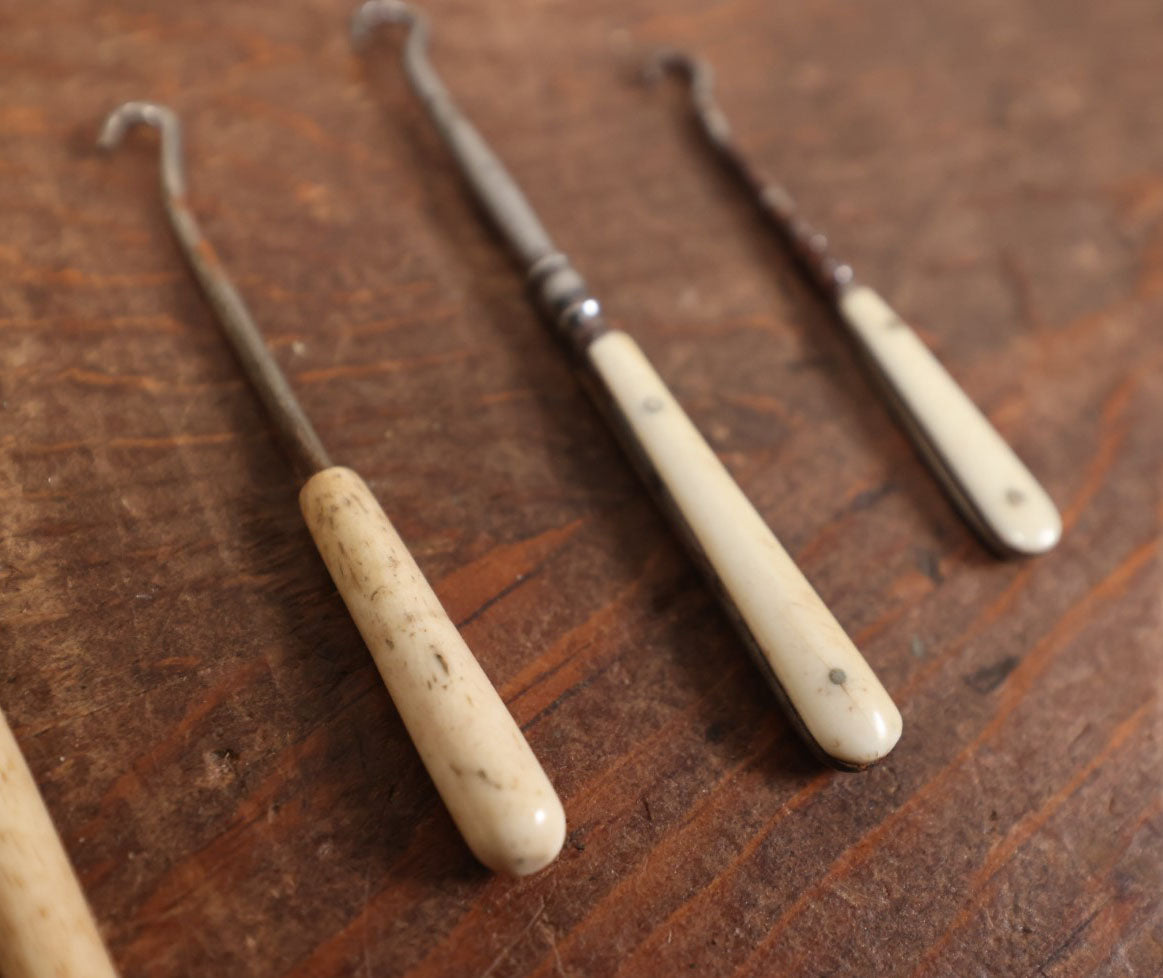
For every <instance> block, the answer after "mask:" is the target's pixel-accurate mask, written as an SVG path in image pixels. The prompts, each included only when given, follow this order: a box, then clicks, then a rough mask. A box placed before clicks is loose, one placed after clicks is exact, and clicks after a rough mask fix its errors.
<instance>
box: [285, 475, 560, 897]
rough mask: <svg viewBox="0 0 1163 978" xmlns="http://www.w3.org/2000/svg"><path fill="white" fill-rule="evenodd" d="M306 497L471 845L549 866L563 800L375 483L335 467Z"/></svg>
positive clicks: (494, 857) (524, 865)
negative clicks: (395, 525) (392, 518)
mask: <svg viewBox="0 0 1163 978" xmlns="http://www.w3.org/2000/svg"><path fill="white" fill-rule="evenodd" d="M299 504H300V506H301V508H302V511H303V516H304V518H305V519H306V521H307V527H308V528H309V529H310V531H311V536H312V537H314V539H315V544H316V546H317V547H318V548H319V553H320V554H321V555H322V557H323V560H324V562H325V563H326V564H327V569H328V570H329V571H330V572H331V578H332V580H334V581H335V586H336V587H337V588H338V589H339V592H340V594H341V595H342V596H343V600H344V602H345V603H346V604H347V608H348V611H350V612H351V617H352V618H353V619H354V620H355V623H356V625H357V626H358V628H359V630H360V633H361V634H362V635H363V638H364V641H365V642H366V643H367V647H368V649H369V650H370V651H371V654H372V658H373V659H374V660H375V663H376V666H377V667H378V668H379V671H380V675H381V676H382V677H383V680H384V684H385V685H386V686H387V688H388V692H389V693H390V694H391V697H392V700H393V702H394V703H395V704H396V708H397V709H398V710H399V711H400V716H401V717H402V718H403V721H404V724H405V726H406V727H407V728H408V732H409V733H410V734H411V736H412V740H413V741H414V742H415V744H416V749H417V751H418V752H419V754H420V758H421V759H422V760H423V762H424V766H425V767H426V768H427V769H428V773H429V775H431V777H432V780H433V782H434V783H435V785H436V789H437V791H439V792H440V796H441V798H443V800H444V803H445V805H446V806H447V807H448V811H449V813H450V814H451V815H452V818H453V821H454V822H456V825H457V827H458V828H459V829H460V832H461V834H462V835H463V836H464V839H465V841H466V842H467V843H468V846H469V848H470V849H472V851H473V853H474V854H475V855H476V857H477V858H478V859H479V860H480V861H481V862H482V863H484V864H485V865H486V866H488V867H489V868H490V869H495V870H501V871H503V872H507V873H511V874H513V875H517V876H523V875H526V874H528V873H533V872H536V871H537V870H539V869H541V868H542V867H544V866H546V865H547V864H548V863H550V862H551V861H552V860H553V859H554V857H555V856H556V855H557V853H558V852H559V851H560V849H561V846H562V843H563V842H564V841H565V813H564V811H563V810H562V807H561V802H560V801H559V800H558V798H557V794H556V793H555V792H554V790H553V786H552V785H551V784H550V782H549V779H548V778H547V777H546V775H545V772H544V771H543V770H542V768H541V765H540V764H539V763H538V761H537V758H536V757H535V756H534V754H533V751H532V749H531V748H530V747H529V744H528V742H527V741H526V740H525V736H524V735H523V734H522V733H521V729H520V728H519V727H518V726H517V723H516V721H514V719H513V717H512V715H511V714H510V713H509V711H508V709H507V708H506V706H505V704H504V702H503V701H502V700H501V697H500V696H499V695H498V693H497V691H496V689H495V688H494V687H493V685H492V683H491V682H489V679H488V677H487V676H486V675H485V673H484V671H483V670H482V669H481V667H480V664H479V663H478V662H477V660H476V659H475V658H474V657H473V654H472V653H471V652H470V651H469V648H468V646H467V645H466V644H465V642H464V639H463V638H462V637H461V635H460V632H459V631H458V630H457V628H456V626H455V625H454V624H453V623H452V622H451V621H450V620H449V618H448V615H447V614H446V613H445V611H444V608H443V607H441V604H440V601H439V599H438V598H437V597H436V595H435V593H434V592H433V591H432V588H431V587H430V586H429V584H428V582H427V581H426V580H425V579H424V575H423V573H422V572H421V571H420V568H419V567H418V566H417V565H416V561H415V560H414V559H413V558H412V555H411V554H410V553H409V552H408V549H407V547H405V546H404V543H403V541H402V540H401V539H400V537H399V535H398V534H397V533H396V531H395V529H394V528H393V527H392V525H391V523H390V522H389V521H388V518H387V516H386V515H384V511H383V510H382V509H381V508H380V506H379V503H377V502H376V499H375V497H374V496H373V495H372V493H371V490H370V489H369V488H368V487H367V485H366V483H365V482H364V481H363V480H362V479H361V478H360V477H359V476H358V475H357V474H356V473H354V472H352V471H351V470H350V469H346V468H343V467H341V466H335V467H333V468H329V469H325V470H323V471H322V472H319V473H317V474H316V475H314V476H312V478H311V479H310V480H308V482H307V483H306V485H304V486H303V489H302V492H301V493H300V495H299ZM384 774H385V776H387V772H384Z"/></svg>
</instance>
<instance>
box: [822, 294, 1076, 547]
mask: <svg viewBox="0 0 1163 978" xmlns="http://www.w3.org/2000/svg"><path fill="white" fill-rule="evenodd" d="M839 303H840V313H841V315H842V316H843V317H844V319H845V321H846V322H847V323H848V325H849V326H850V327H851V328H852V330H853V332H854V333H855V334H856V336H857V338H858V339H859V340H860V343H861V345H862V346H863V348H864V350H865V351H866V352H867V354H868V355H869V356H870V357H871V358H872V361H873V363H874V364H875V365H876V367H877V369H878V370H880V372H881V373H882V374H883V376H884V378H885V380H886V381H887V382H888V383H889V385H890V386H891V387H892V389H893V392H894V393H895V395H896V397H897V398H898V399H899V402H900V405H901V407H902V409H903V410H904V411H906V412H907V413H908V415H909V421H910V422H911V424H912V425H914V426H915V427H916V429H917V430H918V431H919V433H920V437H921V438H922V439H923V440H924V442H925V444H924V445H923V447H924V448H925V450H926V454H927V455H928V457H929V458H930V459H931V460H932V461H933V463H934V465H935V466H936V468H937V471H938V475H940V476H941V478H942V479H944V480H946V481H947V482H951V483H952V484H951V485H950V490H951V492H952V494H953V496H954V499H955V500H956V501H957V502H958V504H960V505H961V506H962V507H963V508H965V509H966V516H967V517H968V518H969V520H970V522H971V523H973V524H975V525H978V526H980V527H982V529H983V531H984V532H985V534H986V535H987V537H988V539H989V542H990V543H992V544H993V545H994V546H995V547H998V548H1000V549H1002V550H1006V551H1008V552H1010V553H1015V554H1022V555H1031V556H1032V555H1035V554H1041V553H1045V552H1046V551H1047V550H1050V549H1052V548H1053V547H1054V545H1055V544H1056V543H1057V542H1058V539H1059V537H1060V536H1061V535H1062V519H1061V517H1060V516H1059V514H1058V509H1057V508H1056V507H1055V505H1054V503H1053V501H1052V500H1051V499H1050V497H1049V496H1048V495H1047V493H1046V490H1045V489H1043V488H1042V486H1041V485H1040V484H1039V483H1038V480H1037V479H1035V478H1034V476H1033V475H1032V474H1031V473H1030V470H1029V469H1028V468H1026V466H1025V465H1024V464H1023V463H1022V461H1021V459H1019V458H1018V457H1017V455H1016V454H1014V451H1013V449H1012V448H1010V446H1009V445H1008V444H1006V441H1005V439H1003V438H1002V436H1001V435H1000V434H998V432H997V429H995V428H994V427H993V425H992V424H990V423H989V419H988V418H987V417H986V416H985V415H984V414H982V412H981V411H980V410H979V409H978V407H977V405H975V404H974V403H973V401H971V400H970V399H969V397H968V395H967V394H966V393H965V391H963V390H962V389H961V387H960V386H959V385H958V384H957V381H955V380H954V379H953V378H952V377H951V376H950V375H949V373H948V371H946V370H945V368H944V367H943V366H942V365H941V363H940V361H939V360H938V359H937V358H936V357H935V356H933V354H932V352H931V351H930V350H929V348H928V347H927V346H925V344H924V343H923V342H922V341H921V338H920V337H919V336H917V334H916V333H915V332H914V331H913V330H912V329H911V328H910V327H909V326H908V324H907V323H905V322H904V320H902V319H901V318H900V317H899V316H898V315H897V314H896V313H895V312H893V310H892V308H891V307H890V306H889V305H888V304H887V303H886V302H885V301H884V300H883V299H882V298H881V297H880V296H879V295H878V294H877V293H876V292H874V291H873V290H872V289H870V288H868V287H867V286H863V285H856V286H851V287H849V288H847V289H845V290H844V291H843V292H841V293H840V297H839Z"/></svg>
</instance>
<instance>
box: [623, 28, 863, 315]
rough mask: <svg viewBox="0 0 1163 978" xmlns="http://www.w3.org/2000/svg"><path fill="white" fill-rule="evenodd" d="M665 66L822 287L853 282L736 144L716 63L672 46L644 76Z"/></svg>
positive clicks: (789, 200)
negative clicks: (680, 80) (719, 94)
mask: <svg viewBox="0 0 1163 978" xmlns="http://www.w3.org/2000/svg"><path fill="white" fill-rule="evenodd" d="M664 70H669V71H672V72H674V73H675V74H676V75H679V76H681V77H684V78H686V79H687V81H688V82H689V83H690V92H691V103H692V105H693V107H694V111H695V117H696V118H697V119H698V122H699V126H700V128H701V129H702V130H703V134H704V135H705V136H706V138H707V142H709V143H710V144H711V146H712V147H713V148H714V150H715V152H716V153H718V154H719V156H720V157H721V158H722V160H723V162H724V163H725V164H726V166H727V169H728V170H730V171H731V173H732V174H734V176H735V177H736V179H738V180H739V181H740V182H741V183H742V184H743V185H744V186H745V187H746V188H747V189H748V190H749V191H750V192H751V194H752V195H753V196H754V197H755V199H756V202H757V203H758V204H759V206H760V208H761V210H762V211H763V214H764V215H765V216H766V217H767V219H768V220H769V221H771V223H772V224H773V225H774V226H775V228H776V230H777V231H779V233H780V234H781V235H782V236H783V238H784V240H785V241H786V242H787V243H788V245H789V246H790V247H791V249H792V251H793V252H794V254H795V256H796V258H797V259H799V261H800V263H801V264H802V265H803V267H804V268H805V269H806V270H807V272H808V274H809V275H810V276H811V278H812V281H813V282H814V283H815V284H816V286H818V287H819V288H820V289H821V290H822V291H823V292H824V293H825V294H826V295H828V296H830V297H831V296H835V295H836V293H838V292H839V291H840V290H841V289H843V288H845V287H846V286H847V285H849V284H850V283H851V282H852V268H851V267H850V266H849V265H847V264H846V263H844V262H842V261H840V260H839V259H838V258H836V257H835V256H834V255H833V254H832V253H831V251H830V250H829V245H828V238H827V237H826V236H825V235H824V234H822V233H821V232H819V231H817V230H816V229H815V228H814V227H812V225H811V224H809V223H808V222H807V221H806V220H804V218H803V217H801V216H800V213H799V208H798V207H797V206H796V202H795V199H794V198H793V197H792V195H791V194H790V193H788V191H787V189H786V188H785V187H783V186H782V185H781V184H779V183H776V182H774V181H772V180H770V179H768V178H767V177H766V176H765V175H763V174H761V173H760V172H759V171H758V170H756V169H755V167H754V166H753V165H752V164H751V163H750V162H749V161H748V159H747V158H746V157H745V156H744V155H743V154H742V153H741V152H740V151H739V149H738V148H737V147H736V146H735V144H734V142H732V140H731V127H730V125H729V124H728V122H727V117H726V116H725V115H724V114H723V110H722V109H720V108H719V105H718V103H717V102H716V101H715V96H714V74H713V73H712V71H711V66H710V65H708V64H707V63H706V62H705V61H700V60H699V59H697V58H692V57H691V56H690V55H689V54H687V53H685V52H684V51H676V50H673V49H669V48H668V49H665V50H662V51H659V52H657V53H656V54H655V55H654V57H653V58H652V59H651V60H650V61H649V62H648V63H647V65H646V68H645V71H644V72H643V75H644V77H645V78H646V80H647V81H654V80H656V79H657V78H658V77H659V76H660V75H661V74H662V72H663V71H664Z"/></svg>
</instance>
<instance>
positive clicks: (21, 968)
mask: <svg viewBox="0 0 1163 978" xmlns="http://www.w3.org/2000/svg"><path fill="white" fill-rule="evenodd" d="M0 974H2V975H4V978H117V972H116V971H115V970H114V968H113V963H112V962H111V961H110V960H109V954H108V952H107V951H106V950H105V946H104V944H102V943H101V936H100V934H99V933H98V932H97V925H96V923H95V922H94V920H93V915H92V914H91V913H90V911H89V906H88V904H87V903H86V902H85V895H84V893H82V891H81V884H80V883H79V882H78V881H77V877H76V875H75V874H74V873H73V868H72V866H71V865H70V864H69V858H68V856H67V855H66V854H65V849H64V846H63V845H62V844H61V840H60V836H59V835H58V834H57V830H56V828H55V827H54V826H53V824H52V819H51V818H50V817H49V813H48V809H46V808H45V805H44V801H43V799H42V798H41V796H40V792H39V791H38V790H37V787H36V782H35V781H34V780H33V778H32V773H31V772H30V771H29V769H28V765H27V764H26V763H25V761H24V757H23V756H22V755H21V753H20V748H19V747H18V746H17V744H16V738H14V737H13V736H12V731H11V730H10V729H9V727H8V721H7V720H6V719H5V718H4V715H3V714H2V713H0Z"/></svg>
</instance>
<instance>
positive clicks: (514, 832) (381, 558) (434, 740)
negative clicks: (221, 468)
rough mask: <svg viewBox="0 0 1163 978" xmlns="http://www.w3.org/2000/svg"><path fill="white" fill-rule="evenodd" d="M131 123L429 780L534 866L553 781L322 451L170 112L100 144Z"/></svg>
mask: <svg viewBox="0 0 1163 978" xmlns="http://www.w3.org/2000/svg"><path fill="white" fill-rule="evenodd" d="M141 122H144V123H148V124H149V125H151V126H154V127H156V128H157V129H158V130H160V132H161V171H162V194H163V196H164V198H165V201H166V211H167V213H168V214H169V218H170V223H171V224H172V225H173V229H174V233H175V234H176V235H177V237H178V241H179V242H180V244H181V247H182V250H183V251H184V252H185V254H186V257H187V258H188V259H189V261H190V266H191V268H192V269H193V270H194V274H195V276H196V277H197V279H198V282H199V283H200V284H201V286H202V289H203V291H204V292H205V293H206V297H207V298H208V299H209V300H210V304H211V306H213V308H214V311H215V312H216V313H217V314H218V318H219V320H220V321H221V324H222V328H223V331H224V332H225V333H226V335H227V337H228V338H229V340H230V342H231V344H232V345H233V347H234V349H235V352H236V353H237V354H238V358H239V360H240V361H241V362H242V366H243V367H244V369H245V371H246V374H247V376H248V377H249V378H250V380H251V382H252V383H253V385H254V387H255V389H256V390H257V391H258V393H259V396H260V397H261V398H262V401H263V403H264V404H265V405H266V408H267V411H268V413H269V414H270V415H271V419H272V420H273V422H274V424H275V427H276V428H277V429H278V431H279V433H280V435H281V436H282V437H283V440H284V441H285V442H286V445H287V448H288V449H289V451H290V454H291V456H292V458H293V459H294V460H295V464H296V467H297V468H299V469H301V470H302V474H303V475H305V476H308V478H307V481H306V482H305V483H304V485H303V487H302V489H301V490H300V492H299V507H300V509H301V510H302V512H303V519H304V521H305V522H306V523H307V529H308V530H310V532H311V537H312V538H313V539H314V541H315V546H316V547H317V548H318V549H319V555H320V556H321V557H322V558H323V562H324V563H325V564H326V565H327V569H328V571H329V572H330V573H331V579H332V580H333V581H334V582H335V586H336V588H337V589H338V590H339V593H340V594H341V595H343V600H344V603H345V604H346V605H347V609H348V611H349V612H350V613H351V617H352V619H353V620H354V621H355V624H356V625H357V626H358V628H359V630H360V634H362V635H363V638H364V641H365V642H366V643H367V647H368V651H369V652H371V655H372V659H373V660H374V661H375V664H376V667H377V668H378V669H379V671H380V675H381V676H382V677H383V680H384V685H385V686H386V687H387V689H388V692H389V693H390V694H391V697H392V701H393V702H394V703H395V704H396V708H397V709H398V710H399V711H400V717H401V719H402V720H403V721H404V726H405V727H407V729H408V733H409V734H411V736H412V741H413V743H415V745H416V750H417V752H418V753H419V754H420V759H421V760H422V761H423V762H424V766H425V767H426V768H427V769H428V773H429V774H430V775H431V777H432V780H433V782H434V783H435V785H436V790H437V791H439V792H440V796H441V798H443V799H444V803H445V805H446V806H447V807H448V811H449V814H450V815H451V816H452V819H453V821H454V822H456V825H457V827H458V828H459V829H460V831H461V834H462V835H463V836H464V839H465V842H467V843H468V845H469V848H470V849H472V851H473V852H474V853H475V854H476V856H477V858H478V859H480V861H481V862H482V863H484V864H485V865H486V866H488V867H489V868H491V869H497V870H501V871H503V872H507V873H511V874H513V875H516V876H524V875H527V874H529V873H534V872H536V871H537V870H539V869H541V868H542V867H543V866H546V865H547V864H548V863H549V862H551V861H552V860H553V859H554V858H556V856H557V854H558V852H559V851H560V850H561V846H562V843H563V842H564V841H565V812H564V810H563V809H562V807H561V801H560V799H559V798H558V797H557V794H556V792H555V791H554V790H553V785H552V784H550V782H549V778H548V777H547V776H546V774H545V771H544V770H542V768H541V765H540V764H539V763H538V761H537V758H536V757H535V756H534V754H533V751H532V749H531V748H530V746H529V742H528V741H527V740H526V739H525V735H524V734H523V733H522V732H521V728H520V727H518V726H517V723H516V721H515V720H514V719H513V716H512V714H511V713H509V710H508V708H507V707H506V706H505V703H504V701H503V700H502V699H501V697H500V695H499V694H498V693H497V691H496V689H495V688H494V687H493V685H492V683H491V682H490V681H489V678H488V676H487V675H486V674H485V672H484V670H483V669H481V667H480V663H478V662H477V660H476V659H475V658H474V657H473V654H472V652H471V651H470V650H469V648H468V646H467V645H466V644H465V641H464V638H463V637H462V636H461V634H460V632H459V631H457V628H456V626H455V625H454V624H453V623H452V621H451V620H450V619H449V617H448V614H447V612H446V611H445V610H444V608H442V607H441V605H440V600H439V599H438V598H437V596H436V594H435V593H434V592H433V590H432V588H431V587H430V586H429V584H428V582H427V581H426V580H425V579H424V574H423V572H422V571H421V570H420V568H419V566H417V564H416V561H415V559H414V558H413V557H412V555H411V554H410V553H409V552H408V548H407V546H405V544H404V541H403V540H402V539H400V535H399V534H398V533H397V532H396V530H395V528H394V527H393V526H392V524H391V521H390V520H389V519H388V517H387V516H386V515H385V513H384V511H383V510H382V509H381V508H380V505H379V503H378V502H377V501H376V498H375V496H374V495H373V494H372V491H371V489H370V488H369V487H368V485H367V483H365V482H364V481H363V479H361V478H360V477H359V476H358V475H357V474H356V473H355V472H353V471H352V470H351V469H348V468H344V467H343V466H340V465H332V464H331V463H330V461H328V458H327V453H326V452H325V451H324V449H323V446H322V444H320V442H319V438H318V436H316V434H315V431H314V429H312V427H311V424H310V422H308V420H307V417H306V415H304V414H303V410H302V408H301V407H300V406H299V403H298V401H297V400H296V399H295V396H294V394H293V393H292V392H291V389H290V386H289V385H288V384H287V380H286V378H285V377H284V376H283V373H282V371H281V370H279V368H278V365H277V364H276V363H275V361H274V358H273V357H272V356H271V355H270V353H269V351H268V350H267V348H266V344H265V343H263V340H262V336H261V335H260V334H259V331H258V327H256V326H255V323H254V320H253V319H251V316H250V313H249V312H248V311H247V309H246V306H245V305H244V304H243V301H242V297H241V296H239V294H238V293H237V292H236V291H235V289H234V286H233V285H232V284H231V282H230V279H229V278H228V277H227V275H226V272H225V270H224V269H223V268H222V266H221V265H220V264H219V262H218V259H217V258H216V257H215V255H214V252H213V250H212V249H211V248H210V245H209V243H208V242H207V241H206V239H205V238H204V237H202V233H201V231H200V230H199V229H198V224H197V222H196V221H195V220H194V217H193V215H192V214H191V213H190V211H189V210H188V209H187V207H186V202H185V190H186V187H185V176H184V174H183V171H182V152H181V145H182V144H181V128H180V126H179V124H178V119H177V117H176V116H175V115H174V114H173V112H171V111H170V110H169V109H167V108H165V107H164V106H160V105H155V104H153V103H150V102H129V103H126V104H125V105H123V106H122V107H121V108H119V109H117V110H116V111H115V112H114V113H113V114H112V115H111V116H110V117H109V119H108V120H107V121H106V123H105V127H104V129H103V130H102V133H101V139H100V144H101V146H103V147H106V148H112V147H114V146H116V145H117V144H118V143H119V142H120V141H121V139H122V137H123V136H124V134H125V132H126V130H127V129H129V128H130V127H131V126H133V125H135V124H137V123H141Z"/></svg>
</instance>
